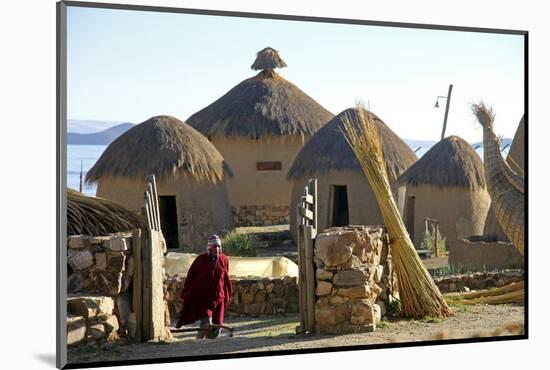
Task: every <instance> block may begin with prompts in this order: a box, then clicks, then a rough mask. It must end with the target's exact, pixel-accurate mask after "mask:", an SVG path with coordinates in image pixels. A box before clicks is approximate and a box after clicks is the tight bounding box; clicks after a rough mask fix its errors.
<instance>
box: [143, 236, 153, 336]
mask: <svg viewBox="0 0 550 370" xmlns="http://www.w3.org/2000/svg"><path fill="white" fill-rule="evenodd" d="M144 234H145V235H146V238H145V242H144V243H143V248H142V261H143V297H142V304H143V309H142V310H143V316H142V325H143V328H142V338H141V340H142V341H144V342H145V341H148V340H151V339H153V338H152V337H151V289H150V287H151V277H150V272H151V266H150V262H151V257H150V255H151V253H150V251H151V229H149V228H148V229H147V230H146V231H145V233H144Z"/></svg>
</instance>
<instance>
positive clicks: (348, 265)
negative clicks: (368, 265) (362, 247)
mask: <svg viewBox="0 0 550 370" xmlns="http://www.w3.org/2000/svg"><path fill="white" fill-rule="evenodd" d="M362 265H363V264H362V263H361V260H360V259H359V258H358V257H357V256H355V255H352V256H351V258H350V259H349V260H347V262H345V263H344V264H343V265H342V269H344V270H351V269H353V270H357V269H359V268H361V266H362Z"/></svg>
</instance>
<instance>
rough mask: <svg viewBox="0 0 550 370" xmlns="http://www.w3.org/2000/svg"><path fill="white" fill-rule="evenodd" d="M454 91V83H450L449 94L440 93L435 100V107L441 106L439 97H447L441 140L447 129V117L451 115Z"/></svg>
mask: <svg viewBox="0 0 550 370" xmlns="http://www.w3.org/2000/svg"><path fill="white" fill-rule="evenodd" d="M452 92H453V85H452V84H450V85H449V92H448V93H447V96H441V95H438V96H437V99H436V100H435V105H434V107H436V108H439V98H441V99H447V104H446V105H445V117H444V118H443V130H442V131H441V140H443V139H444V138H445V129H446V128H447V117H448V116H449V106H450V105H451V94H452Z"/></svg>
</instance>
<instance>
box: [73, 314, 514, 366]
mask: <svg viewBox="0 0 550 370" xmlns="http://www.w3.org/2000/svg"><path fill="white" fill-rule="evenodd" d="M523 320H524V308H523V306H515V305H496V306H485V305H476V306H459V307H455V315H454V316H452V317H449V318H445V319H424V320H397V321H383V322H382V323H381V324H379V325H378V327H377V330H376V331H375V332H372V333H362V334H347V335H338V336H335V335H322V336H310V335H295V334H294V330H295V327H296V326H297V324H298V316H297V315H287V316H279V317H264V318H257V319H251V318H226V324H227V325H231V326H233V327H234V328H235V336H234V337H233V338H230V337H228V336H227V335H225V334H222V336H221V337H220V338H218V339H216V340H208V339H201V340H195V339H194V335H193V334H190V333H177V334H175V338H174V341H173V342H171V343H152V342H149V343H141V344H127V345H111V346H106V347H105V348H97V347H96V346H93V347H92V346H87V347H81V348H77V349H71V350H70V351H69V354H68V360H69V363H83V362H92V361H93V362H95V361H117V360H129V359H152V358H167V357H180V356H201V355H212V354H227V353H242V352H256V351H261V352H263V351H280V350H296V349H303V348H327V347H341V346H355V345H368V344H379V343H396V342H414V341H423V340H434V339H446V338H468V337H472V336H477V337H479V336H494V335H495V334H494V333H495V330H497V329H501V328H503V327H505V326H510V325H517V324H519V325H522V324H523ZM506 334H507V333H503V334H502V335H506ZM508 335H509V333H508Z"/></svg>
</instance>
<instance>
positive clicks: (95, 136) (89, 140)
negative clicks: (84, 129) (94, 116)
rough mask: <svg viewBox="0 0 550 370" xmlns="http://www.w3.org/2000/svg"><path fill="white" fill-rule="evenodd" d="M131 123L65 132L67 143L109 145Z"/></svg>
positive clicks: (130, 125) (131, 124)
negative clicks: (101, 129) (96, 130)
mask: <svg viewBox="0 0 550 370" xmlns="http://www.w3.org/2000/svg"><path fill="white" fill-rule="evenodd" d="M134 126H135V125H134V124H133V123H128V122H126V123H121V124H118V125H116V126H113V127H110V128H108V129H106V130H103V131H100V132H95V133H90V134H81V133H74V132H67V144H72V145H109V144H110V143H112V142H113V140H115V139H116V138H117V137H119V136H120V135H122V134H123V133H125V132H126V131H128V130H129V129H131V128H132V127H134Z"/></svg>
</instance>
